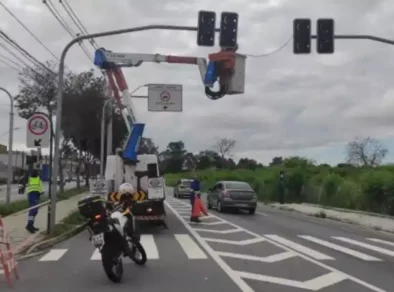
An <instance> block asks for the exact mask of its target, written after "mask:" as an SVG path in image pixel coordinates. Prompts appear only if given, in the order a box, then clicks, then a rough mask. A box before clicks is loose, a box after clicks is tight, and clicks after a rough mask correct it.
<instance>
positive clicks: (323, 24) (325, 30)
mask: <svg viewBox="0 0 394 292" xmlns="http://www.w3.org/2000/svg"><path fill="white" fill-rule="evenodd" d="M316 34H317V53H318V54H333V53H334V19H332V18H324V19H323V18H322V19H318V20H317V33H316Z"/></svg>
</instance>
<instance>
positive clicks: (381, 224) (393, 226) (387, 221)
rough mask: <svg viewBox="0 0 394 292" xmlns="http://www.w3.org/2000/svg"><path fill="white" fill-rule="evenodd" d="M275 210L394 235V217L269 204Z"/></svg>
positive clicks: (326, 208) (295, 205) (314, 206)
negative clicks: (335, 221) (355, 225)
mask: <svg viewBox="0 0 394 292" xmlns="http://www.w3.org/2000/svg"><path fill="white" fill-rule="evenodd" d="M269 205H270V206H273V207H275V208H279V209H285V210H290V211H296V212H299V213H302V214H306V215H310V216H317V217H323V216H324V215H323V213H324V214H325V217H327V218H329V219H334V220H338V221H342V222H347V223H352V224H358V225H361V226H365V227H370V228H374V229H378V230H382V231H387V232H393V233H394V217H389V216H383V215H381V214H373V213H366V212H359V211H355V210H347V209H336V208H330V207H323V206H319V205H311V204H283V205H281V204H279V203H274V204H269Z"/></svg>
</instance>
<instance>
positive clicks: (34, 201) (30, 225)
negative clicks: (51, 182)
mask: <svg viewBox="0 0 394 292" xmlns="http://www.w3.org/2000/svg"><path fill="white" fill-rule="evenodd" d="M41 193H42V182H41V178H40V176H39V175H38V170H36V169H33V171H32V173H31V175H30V177H29V180H28V183H27V200H28V202H29V208H31V209H30V210H29V214H28V218H27V225H26V230H27V231H29V232H30V233H35V232H36V231H38V228H36V227H34V219H35V218H36V216H37V213H38V208H34V207H35V206H37V205H38V203H39V202H40V196H41Z"/></svg>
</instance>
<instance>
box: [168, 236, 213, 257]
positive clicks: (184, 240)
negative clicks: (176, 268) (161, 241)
mask: <svg viewBox="0 0 394 292" xmlns="http://www.w3.org/2000/svg"><path fill="white" fill-rule="evenodd" d="M175 239H176V240H177V241H178V242H179V244H180V245H181V247H182V249H183V251H184V252H185V254H186V256H187V257H188V258H189V259H207V258H208V257H207V255H206V254H205V252H203V250H202V249H201V248H200V247H199V246H198V245H197V243H196V242H195V241H194V240H193V239H192V238H191V237H190V235H189V234H175Z"/></svg>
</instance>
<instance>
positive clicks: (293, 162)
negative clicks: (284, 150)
mask: <svg viewBox="0 0 394 292" xmlns="http://www.w3.org/2000/svg"><path fill="white" fill-rule="evenodd" d="M283 165H284V166H285V167H289V168H295V167H308V166H314V165H315V162H314V161H313V160H311V159H308V158H305V157H299V156H291V157H287V158H285V159H284V160H283Z"/></svg>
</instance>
